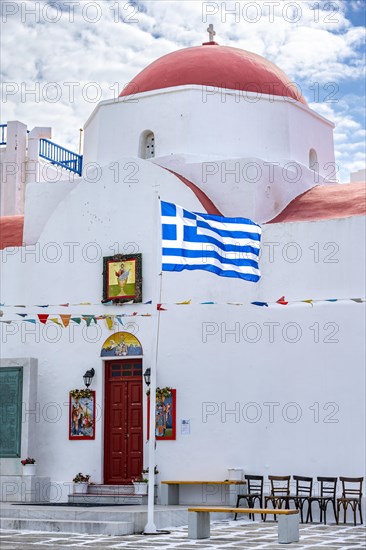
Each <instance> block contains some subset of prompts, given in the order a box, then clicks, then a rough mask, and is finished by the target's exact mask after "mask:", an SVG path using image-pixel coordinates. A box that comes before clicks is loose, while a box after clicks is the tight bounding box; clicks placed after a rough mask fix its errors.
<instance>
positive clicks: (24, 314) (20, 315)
mask: <svg viewBox="0 0 366 550" xmlns="http://www.w3.org/2000/svg"><path fill="white" fill-rule="evenodd" d="M17 315H19V317H28V313H17Z"/></svg>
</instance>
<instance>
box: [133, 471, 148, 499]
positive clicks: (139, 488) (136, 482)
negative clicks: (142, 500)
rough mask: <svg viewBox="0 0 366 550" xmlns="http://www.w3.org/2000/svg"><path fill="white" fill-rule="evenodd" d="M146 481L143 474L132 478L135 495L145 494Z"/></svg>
mask: <svg viewBox="0 0 366 550" xmlns="http://www.w3.org/2000/svg"><path fill="white" fill-rule="evenodd" d="M148 481H149V480H148V479H147V478H146V477H144V476H143V475H141V476H139V477H137V478H136V479H133V480H132V483H133V486H134V489H135V495H147V484H148Z"/></svg>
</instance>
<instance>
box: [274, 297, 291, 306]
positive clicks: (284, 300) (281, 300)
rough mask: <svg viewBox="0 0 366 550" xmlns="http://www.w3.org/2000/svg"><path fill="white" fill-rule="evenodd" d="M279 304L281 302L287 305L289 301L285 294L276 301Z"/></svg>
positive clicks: (282, 304)
mask: <svg viewBox="0 0 366 550" xmlns="http://www.w3.org/2000/svg"><path fill="white" fill-rule="evenodd" d="M276 303H277V304H281V306H287V304H288V302H286V298H285V297H284V296H281V298H279V299H278V300H277V302H276Z"/></svg>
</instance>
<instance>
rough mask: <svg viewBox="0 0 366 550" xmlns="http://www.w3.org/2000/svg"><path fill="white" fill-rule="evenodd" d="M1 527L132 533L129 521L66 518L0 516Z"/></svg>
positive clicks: (91, 532) (31, 529) (119, 533)
mask: <svg viewBox="0 0 366 550" xmlns="http://www.w3.org/2000/svg"><path fill="white" fill-rule="evenodd" d="M0 528H1V529H12V530H26V531H48V532H52V533H79V534H87V535H118V536H120V535H132V534H133V533H134V524H133V522H130V521H125V522H121V521H88V520H82V521H76V520H66V519H34V518H32V519H31V518H29V519H27V518H4V517H2V518H0Z"/></svg>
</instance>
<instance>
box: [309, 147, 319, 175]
mask: <svg viewBox="0 0 366 550" xmlns="http://www.w3.org/2000/svg"><path fill="white" fill-rule="evenodd" d="M309 168H310V170H314V172H319V163H318V155H317V154H316V151H315V149H310V151H309Z"/></svg>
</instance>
